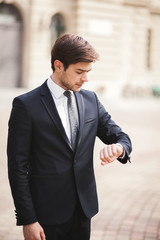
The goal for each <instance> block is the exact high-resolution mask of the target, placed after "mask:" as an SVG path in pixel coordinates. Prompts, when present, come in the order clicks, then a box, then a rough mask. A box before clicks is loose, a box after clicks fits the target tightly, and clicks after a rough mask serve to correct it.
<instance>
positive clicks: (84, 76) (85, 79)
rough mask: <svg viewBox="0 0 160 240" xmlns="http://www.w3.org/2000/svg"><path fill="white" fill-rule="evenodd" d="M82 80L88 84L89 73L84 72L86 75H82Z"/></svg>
mask: <svg viewBox="0 0 160 240" xmlns="http://www.w3.org/2000/svg"><path fill="white" fill-rule="evenodd" d="M81 80H82V81H83V82H88V77H87V73H86V72H84V73H83V74H82V77H81Z"/></svg>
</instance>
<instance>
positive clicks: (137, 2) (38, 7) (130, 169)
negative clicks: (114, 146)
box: [0, 0, 160, 240]
mask: <svg viewBox="0 0 160 240" xmlns="http://www.w3.org/2000/svg"><path fill="white" fill-rule="evenodd" d="M66 32H69V33H74V34H78V35H81V36H82V37H84V38H85V39H86V40H88V41H89V42H90V43H91V44H92V45H93V46H94V47H95V49H96V50H97V51H98V53H99V54H100V60H99V61H98V62H96V63H95V64H94V67H93V70H92V71H91V72H90V73H89V82H88V83H87V84H85V88H87V89H90V90H93V91H95V92H96V93H97V95H98V97H99V98H100V100H101V101H102V102H103V105H104V106H105V107H106V108H107V110H108V111H109V112H110V113H111V115H112V117H113V119H114V120H115V121H116V122H117V123H118V124H119V125H120V126H121V127H122V128H123V129H124V131H125V132H127V133H128V134H129V136H130V137H131V139H132V143H133V153H132V157H131V160H132V163H131V164H126V165H122V164H119V163H117V162H115V163H113V164H110V165H107V166H106V167H105V168H103V167H101V165H100V161H99V150H100V148H102V147H103V144H102V143H101V142H100V141H99V140H97V141H96V145H95V173H96V177H97V187H98V193H99V201H100V213H99V214H98V215H97V216H96V217H95V218H94V219H93V222H92V225H93V227H92V237H91V240H105V239H106V240H160V217H159V216H160V201H159V199H160V181H159V180H160V177H159V176H160V171H159V169H160V157H159V156H160V143H159V135H160V77H159V76H160V0H58V1H56V0H45V1H44V0H5V1H2V0H0V121H1V124H0V136H1V137H0V192H1V194H0V240H21V239H22V232H21V231H22V230H21V228H17V227H15V218H14V206H13V202H12V198H11V194H10V189H9V184H8V179H7V157H6V142H7V130H8V129H7V124H8V118H9V114H10V110H11V104H12V99H13V98H14V97H15V96H17V95H19V94H22V93H24V92H26V91H28V90H30V89H33V88H35V87H37V86H39V85H40V84H42V83H43V82H44V81H45V79H46V78H48V76H50V74H51V67H50V66H51V64H50V51H51V47H52V45H53V44H54V42H55V40H56V38H57V37H58V36H59V35H61V34H62V33H66Z"/></svg>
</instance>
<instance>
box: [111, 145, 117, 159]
mask: <svg viewBox="0 0 160 240" xmlns="http://www.w3.org/2000/svg"><path fill="white" fill-rule="evenodd" d="M111 149H112V154H113V156H117V149H116V144H112V145H111Z"/></svg>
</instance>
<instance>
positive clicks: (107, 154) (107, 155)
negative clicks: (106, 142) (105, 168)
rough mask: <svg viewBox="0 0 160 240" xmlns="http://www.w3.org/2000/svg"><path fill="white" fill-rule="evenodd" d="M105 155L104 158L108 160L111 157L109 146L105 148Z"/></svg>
mask: <svg viewBox="0 0 160 240" xmlns="http://www.w3.org/2000/svg"><path fill="white" fill-rule="evenodd" d="M103 155H104V159H105V160H108V158H109V152H108V146H106V147H104V148H103Z"/></svg>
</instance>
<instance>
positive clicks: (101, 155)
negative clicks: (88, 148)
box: [100, 149, 104, 160]
mask: <svg viewBox="0 0 160 240" xmlns="http://www.w3.org/2000/svg"><path fill="white" fill-rule="evenodd" d="M100 159H101V160H104V154H103V149H102V150H101V151H100Z"/></svg>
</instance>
